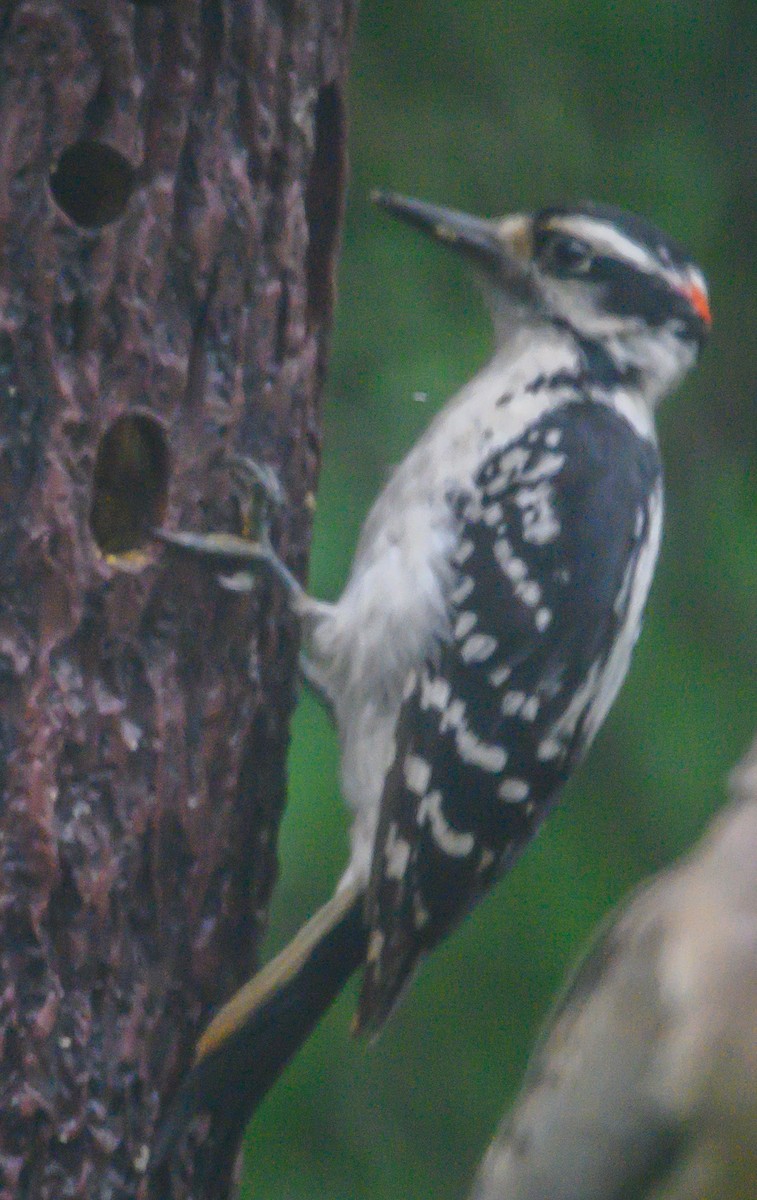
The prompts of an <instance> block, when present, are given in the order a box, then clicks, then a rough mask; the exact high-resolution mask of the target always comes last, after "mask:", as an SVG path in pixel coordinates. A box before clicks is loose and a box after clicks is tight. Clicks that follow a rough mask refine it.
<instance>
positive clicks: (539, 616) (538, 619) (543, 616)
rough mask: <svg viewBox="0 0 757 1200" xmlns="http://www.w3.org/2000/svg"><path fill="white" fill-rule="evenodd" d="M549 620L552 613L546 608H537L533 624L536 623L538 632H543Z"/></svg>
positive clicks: (549, 622) (550, 620)
mask: <svg viewBox="0 0 757 1200" xmlns="http://www.w3.org/2000/svg"><path fill="white" fill-rule="evenodd" d="M551 622H552V613H551V612H550V610H549V609H548V608H540V609H537V612H536V616H535V617H534V624H535V625H536V628H537V629H538V630H539V633H544V630H545V629H546V628H547V626H548V625H550V624H551Z"/></svg>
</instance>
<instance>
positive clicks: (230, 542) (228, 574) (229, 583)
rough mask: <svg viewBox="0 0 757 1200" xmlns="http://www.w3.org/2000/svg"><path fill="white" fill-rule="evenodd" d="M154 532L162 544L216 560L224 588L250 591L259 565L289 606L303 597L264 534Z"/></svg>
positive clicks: (218, 573) (301, 591) (298, 604)
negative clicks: (253, 537) (255, 536)
mask: <svg viewBox="0 0 757 1200" xmlns="http://www.w3.org/2000/svg"><path fill="white" fill-rule="evenodd" d="M154 533H155V537H156V538H157V539H158V540H159V541H161V542H163V544H164V545H165V546H171V547H173V548H175V549H177V550H181V551H185V552H186V553H188V554H195V555H197V556H199V557H201V558H204V559H205V560H206V561H208V560H209V561H210V562H211V563H214V564H216V565H217V567H218V571H217V575H218V582H219V583H220V585H221V587H223V588H226V589H227V590H228V591H232V592H250V591H252V589H253V588H254V586H255V583H256V580H257V576H258V572H259V571H260V570H261V569H263V570H266V571H269V572H270V573H271V574H272V575H273V576H274V578H275V579H277V580H278V581H279V582H280V583H282V584H283V585H284V587H285V589H286V591H287V593H288V595H289V598H290V601H291V603H292V607H293V608H295V609H297V608H298V607H300V606H302V605H303V604H304V602H305V601H306V599H307V593H306V592H305V590H304V588H303V587H302V586H301V585H300V584H299V583H298V582H297V580H296V579H295V577H294V575H293V574H292V572H291V571H290V570H289V568H288V567H287V566H286V565H285V564H284V563H283V562H282V561H281V559H280V558H279V556H278V554H277V553H276V551H275V550H274V549H273V546H272V545H271V543H270V542H269V540H268V536H267V534H264V536H263V537H262V538H261V539H260V540H258V541H250V540H249V539H248V538H245V537H239V536H238V535H237V534H234V533H192V532H191V531H189V530H181V529H179V530H175V531H173V530H169V529H156V530H155V531H154Z"/></svg>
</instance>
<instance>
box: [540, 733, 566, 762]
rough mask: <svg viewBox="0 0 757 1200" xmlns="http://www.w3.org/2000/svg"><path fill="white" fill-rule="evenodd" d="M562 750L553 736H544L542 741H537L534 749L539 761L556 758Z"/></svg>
mask: <svg viewBox="0 0 757 1200" xmlns="http://www.w3.org/2000/svg"><path fill="white" fill-rule="evenodd" d="M561 752H562V744H561V743H560V742H558V741H556V739H555V738H549V737H548V738H544V741H542V742H539V745H538V746H537V749H536V757H537V758H538V760H539V762H550V761H551V760H552V759H553V758H557V757H558V755H559V754H560V753H561Z"/></svg>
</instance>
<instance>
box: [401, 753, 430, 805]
mask: <svg viewBox="0 0 757 1200" xmlns="http://www.w3.org/2000/svg"><path fill="white" fill-rule="evenodd" d="M404 772H405V783H406V784H407V786H408V788H409V789H410V791H411V792H413V794H414V795H416V796H423V795H424V794H425V792H426V790H427V788H428V785H429V783H430V782H431V764H430V763H428V762H426V760H425V758H420V756H419V755H417V754H408V755H407V757H406V758H405V762H404Z"/></svg>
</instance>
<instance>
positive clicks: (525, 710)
mask: <svg viewBox="0 0 757 1200" xmlns="http://www.w3.org/2000/svg"><path fill="white" fill-rule="evenodd" d="M520 715H521V716H522V718H523V720H524V721H535V720H536V718H537V716H538V715H539V697H538V696H529V697H528V700H526V702H525V704H524V705H523V707H522V709H521V710H520Z"/></svg>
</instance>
